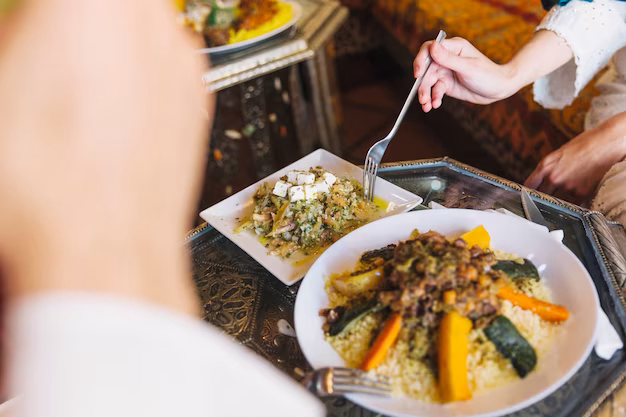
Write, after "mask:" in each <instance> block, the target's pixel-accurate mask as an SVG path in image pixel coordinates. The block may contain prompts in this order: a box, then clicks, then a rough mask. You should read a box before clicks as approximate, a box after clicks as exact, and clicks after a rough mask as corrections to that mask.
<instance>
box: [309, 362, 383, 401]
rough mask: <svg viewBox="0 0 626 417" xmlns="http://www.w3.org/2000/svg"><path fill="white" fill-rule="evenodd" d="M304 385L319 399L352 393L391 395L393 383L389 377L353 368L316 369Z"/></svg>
mask: <svg viewBox="0 0 626 417" xmlns="http://www.w3.org/2000/svg"><path fill="white" fill-rule="evenodd" d="M302 384H304V386H305V387H306V388H307V389H308V390H309V391H311V392H313V393H314V394H315V395H317V396H318V397H330V396H339V395H344V394H350V393H359V394H373V395H382V396H390V395H391V383H390V382H389V379H388V378H387V377H383V376H378V375H372V374H368V373H367V372H364V371H361V370H359V369H351V368H320V369H316V370H314V371H311V372H310V373H308V374H307V375H306V376H305V377H304V379H303V380H302Z"/></svg>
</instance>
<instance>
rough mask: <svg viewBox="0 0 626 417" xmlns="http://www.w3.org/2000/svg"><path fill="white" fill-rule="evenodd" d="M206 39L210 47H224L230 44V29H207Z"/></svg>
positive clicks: (205, 32)
mask: <svg viewBox="0 0 626 417" xmlns="http://www.w3.org/2000/svg"><path fill="white" fill-rule="evenodd" d="M204 39H205V41H206V43H207V46H208V47H213V46H222V45H226V44H227V43H228V40H229V39H230V33H229V31H228V29H215V28H207V29H206V30H205V31H204Z"/></svg>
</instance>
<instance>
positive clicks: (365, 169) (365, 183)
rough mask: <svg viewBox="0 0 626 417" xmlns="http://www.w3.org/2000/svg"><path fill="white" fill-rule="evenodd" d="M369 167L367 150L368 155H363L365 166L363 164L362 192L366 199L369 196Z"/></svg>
mask: <svg viewBox="0 0 626 417" xmlns="http://www.w3.org/2000/svg"><path fill="white" fill-rule="evenodd" d="M369 169H370V157H369V152H368V155H367V156H366V157H365V166H363V193H364V194H365V198H366V199H369V197H370V190H369V184H370V178H369Z"/></svg>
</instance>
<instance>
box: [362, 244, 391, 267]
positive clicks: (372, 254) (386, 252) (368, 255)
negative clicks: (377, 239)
mask: <svg viewBox="0 0 626 417" xmlns="http://www.w3.org/2000/svg"><path fill="white" fill-rule="evenodd" d="M395 250H396V245H387V246H385V247H384V248H380V249H375V250H371V251H368V252H365V253H364V254H363V255H362V256H361V259H360V262H361V263H364V264H368V263H370V262H373V261H374V260H375V259H377V258H382V259H383V260H385V261H388V260H390V259H392V258H393V253H394V251H395Z"/></svg>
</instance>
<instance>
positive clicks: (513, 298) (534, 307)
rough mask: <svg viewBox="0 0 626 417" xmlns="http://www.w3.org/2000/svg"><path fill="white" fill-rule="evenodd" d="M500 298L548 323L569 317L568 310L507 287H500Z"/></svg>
mask: <svg viewBox="0 0 626 417" xmlns="http://www.w3.org/2000/svg"><path fill="white" fill-rule="evenodd" d="M498 297H500V298H503V299H505V300H509V301H510V302H511V303H512V304H513V305H515V306H518V307H520V308H523V309H524V310H530V311H532V312H533V313H535V314H537V315H538V316H539V317H541V318H542V319H544V320H546V321H565V320H567V318H568V317H569V311H567V308H565V307H563V306H559V305H556V304H550V303H547V302H545V301H541V300H537V299H536V298H533V297H529V296H527V295H526V294H522V293H520V292H516V291H514V290H513V289H512V288H511V287H509V286H507V285H503V286H502V287H500V289H499V290H498Z"/></svg>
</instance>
